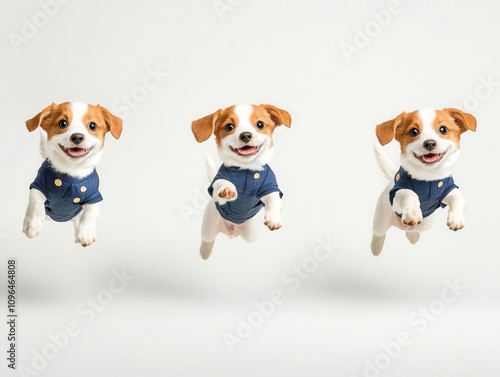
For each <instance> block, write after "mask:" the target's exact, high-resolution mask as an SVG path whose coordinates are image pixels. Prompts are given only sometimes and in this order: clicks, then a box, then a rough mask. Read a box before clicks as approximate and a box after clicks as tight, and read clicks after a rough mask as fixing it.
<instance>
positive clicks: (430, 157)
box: [413, 152, 446, 164]
mask: <svg viewBox="0 0 500 377" xmlns="http://www.w3.org/2000/svg"><path fill="white" fill-rule="evenodd" d="M445 154H446V152H443V153H427V154H423V155H420V156H419V155H418V154H416V153H413V155H414V156H415V157H416V158H418V159H419V160H420V161H422V162H423V163H424V164H435V163H436V162H439V161H441V160H442V159H443V157H444V155H445Z"/></svg>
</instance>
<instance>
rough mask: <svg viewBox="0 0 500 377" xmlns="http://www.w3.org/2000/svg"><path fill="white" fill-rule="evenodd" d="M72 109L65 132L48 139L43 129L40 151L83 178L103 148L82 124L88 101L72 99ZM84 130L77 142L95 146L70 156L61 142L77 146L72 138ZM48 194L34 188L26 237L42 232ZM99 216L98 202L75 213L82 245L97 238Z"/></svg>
mask: <svg viewBox="0 0 500 377" xmlns="http://www.w3.org/2000/svg"><path fill="white" fill-rule="evenodd" d="M71 109H72V112H73V117H72V122H71V124H69V125H68V127H67V128H66V131H65V132H64V133H62V134H59V135H56V136H54V137H52V139H51V140H48V139H47V133H46V132H45V131H43V130H42V131H41V133H40V152H41V154H42V157H44V158H48V159H49V160H50V163H51V165H52V166H53V167H54V168H55V169H56V170H57V171H59V172H62V173H65V174H68V175H70V176H73V177H76V178H84V177H86V176H88V175H89V174H91V173H92V171H93V170H94V168H95V166H96V164H97V163H98V162H99V160H100V159H101V156H102V153H103V150H102V147H103V145H102V142H101V140H100V139H98V138H96V137H95V136H93V135H91V134H90V133H89V132H88V129H87V125H85V124H83V122H82V118H83V116H84V115H85V113H86V112H87V109H88V105H87V104H85V103H80V102H73V103H71ZM74 133H81V134H83V135H84V136H85V140H84V141H83V142H82V143H80V144H79V145H78V147H80V148H85V149H88V148H92V150H91V151H90V152H89V153H88V154H87V155H86V156H84V157H80V158H71V157H69V156H67V155H66V154H65V153H64V152H63V151H62V150H61V147H60V146H59V145H62V146H63V147H66V148H68V147H76V144H74V143H73V142H72V141H71V139H70V138H71V135H72V134H74ZM45 200H46V198H45V196H44V195H43V194H42V193H41V192H40V191H38V190H36V189H31V190H30V194H29V203H28V208H27V209H26V215H25V218H24V225H23V232H24V234H26V236H27V237H29V238H33V237H36V236H37V235H39V234H40V232H41V231H42V228H43V221H44V220H45V219H46V218H48V217H47V216H46V214H45ZM98 216H99V203H94V204H86V205H84V206H83V211H82V212H80V214H79V215H78V216H76V217H75V218H74V219H73V220H72V222H73V226H74V230H75V242H77V243H80V244H81V245H82V246H88V245H90V244H92V243H93V242H95V239H96V223H97V218H98Z"/></svg>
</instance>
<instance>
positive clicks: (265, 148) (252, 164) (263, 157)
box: [217, 105, 274, 170]
mask: <svg viewBox="0 0 500 377" xmlns="http://www.w3.org/2000/svg"><path fill="white" fill-rule="evenodd" d="M252 111H253V107H252V105H236V106H235V113H236V115H237V116H238V119H239V121H240V123H239V124H237V125H236V124H235V126H236V132H234V133H233V134H231V135H228V136H226V137H225V138H224V139H223V140H222V142H221V146H220V147H219V148H217V152H218V154H219V157H220V158H221V160H222V161H224V165H226V166H239V167H241V168H244V169H251V170H262V169H263V166H264V165H266V164H267V163H268V162H269V161H271V158H272V157H273V153H274V150H273V148H272V146H271V144H272V140H271V139H270V138H269V136H267V135H265V134H262V133H260V132H257V131H256V128H255V126H254V125H252V124H250V116H251V114H252ZM243 132H250V133H251V134H252V140H251V141H250V142H249V143H248V144H247V145H251V146H259V145H262V148H261V150H260V152H259V153H258V154H256V155H253V156H240V155H238V154H236V153H234V152H233V151H231V149H230V147H233V148H239V147H242V146H244V145H245V144H244V143H243V142H241V141H240V139H239V136H240V135H241V134H242V133H243Z"/></svg>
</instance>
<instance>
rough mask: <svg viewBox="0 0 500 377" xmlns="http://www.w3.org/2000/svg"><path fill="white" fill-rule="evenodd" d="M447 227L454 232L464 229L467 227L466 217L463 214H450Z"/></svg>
mask: <svg viewBox="0 0 500 377" xmlns="http://www.w3.org/2000/svg"><path fill="white" fill-rule="evenodd" d="M446 225H448V228H450V229H451V230H453V231H455V232H456V231H457V230H460V229H462V228H463V227H464V226H465V220H464V216H463V214H461V213H453V212H449V213H448V220H447V221H446Z"/></svg>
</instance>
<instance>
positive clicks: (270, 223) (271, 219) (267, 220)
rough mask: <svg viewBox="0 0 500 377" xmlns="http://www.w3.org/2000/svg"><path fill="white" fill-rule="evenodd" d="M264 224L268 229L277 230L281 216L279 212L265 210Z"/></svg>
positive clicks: (279, 226)
mask: <svg viewBox="0 0 500 377" xmlns="http://www.w3.org/2000/svg"><path fill="white" fill-rule="evenodd" d="M264 225H266V226H267V227H268V228H269V230H278V229H279V228H281V225H282V224H281V216H280V214H279V213H278V214H274V213H271V212H266V214H265V215H264Z"/></svg>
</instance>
